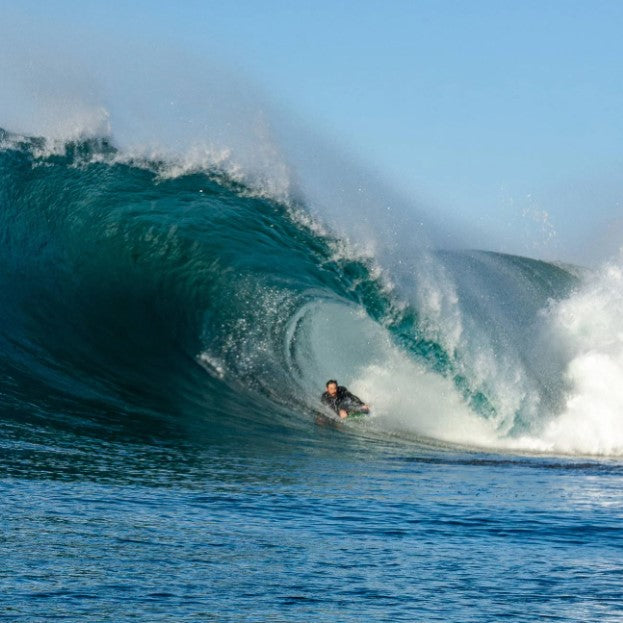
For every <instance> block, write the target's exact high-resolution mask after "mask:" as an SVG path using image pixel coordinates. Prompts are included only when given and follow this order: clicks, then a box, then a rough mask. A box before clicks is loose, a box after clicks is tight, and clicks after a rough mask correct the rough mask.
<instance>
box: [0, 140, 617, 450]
mask: <svg viewBox="0 0 623 623" xmlns="http://www.w3.org/2000/svg"><path fill="white" fill-rule="evenodd" d="M0 139H1V140H2V150H1V151H0V176H1V178H0V206H1V217H0V218H1V219H2V224H1V231H2V232H3V240H2V246H1V248H0V261H1V262H2V271H1V273H0V279H1V280H2V283H1V284H0V285H1V287H2V292H3V294H4V296H3V305H2V308H1V309H0V351H1V359H0V367H1V371H2V387H1V388H0V392H1V395H2V412H3V418H4V420H5V422H9V421H16V420H19V421H24V420H26V421H28V422H38V423H40V424H44V425H46V426H50V425H55V426H70V427H72V428H76V427H81V428H83V429H84V430H85V431H86V430H88V431H92V430H98V431H100V432H99V433H98V434H102V433H101V431H109V432H110V431H114V430H118V428H119V427H120V426H121V427H127V426H130V425H131V426H136V427H137V428H138V429H145V428H148V427H153V426H156V425H157V423H158V422H163V421H168V422H171V421H172V422H175V425H176V426H179V425H180V422H181V421H184V422H188V421H190V420H200V422H201V425H202V426H203V427H204V428H206V429H208V430H209V431H210V434H211V435H212V436H214V437H218V436H220V435H224V434H226V433H227V432H232V431H235V432H236V434H240V431H244V430H247V429H249V430H251V429H253V430H254V431H256V432H257V431H259V434H260V435H268V434H269V433H268V432H266V431H267V430H274V429H279V430H284V429H285V430H287V431H290V432H295V431H297V430H303V429H305V428H306V427H309V426H310V422H313V415H314V413H315V412H316V411H317V409H318V395H319V393H320V392H321V391H322V389H323V385H324V382H325V380H326V378H328V377H337V378H338V379H339V380H340V382H341V383H344V384H346V385H348V386H349V387H350V388H351V389H352V390H354V391H355V392H356V393H359V394H361V395H363V396H364V397H365V398H366V399H367V400H369V401H370V402H371V403H372V404H373V405H374V417H373V418H371V419H370V420H369V421H368V422H367V423H366V424H363V425H359V426H360V429H359V430H360V431H361V432H365V433H366V434H371V435H378V434H381V435H383V434H387V433H391V434H392V435H396V434H398V435H405V436H408V437H409V438H414V437H415V438H417V439H420V440H429V441H430V440H434V441H435V442H441V443H452V444H460V445H467V446H481V447H482V446H488V447H495V448H502V449H528V450H537V451H548V452H549V451H554V452H579V453H598V454H599V453H601V454H604V453H606V454H607V453H611V454H617V453H621V452H623V430H621V427H620V426H619V425H618V424H617V422H618V420H617V418H616V417H615V415H614V414H616V413H617V409H619V407H620V405H621V404H623V398H621V397H620V396H619V397H617V396H616V395H615V392H614V390H613V392H612V393H608V397H607V398H604V397H603V395H602V394H601V393H600V391H599V387H596V386H595V383H596V381H595V379H596V378H599V377H600V376H602V373H603V372H604V371H605V372H606V373H607V374H608V375H609V377H608V378H610V380H611V381H613V382H615V386H620V383H618V379H621V378H622V377H623V363H621V361H622V359H621V353H623V348H622V347H621V337H620V331H619V332H618V333H617V330H618V329H617V327H618V326H619V325H618V323H620V320H619V319H620V318H621V314H620V313H619V312H620V310H619V309H618V308H617V307H616V304H615V303H613V301H616V300H619V298H617V297H619V295H620V288H621V285H620V281H621V277H620V272H619V273H617V272H616V270H615V269H613V268H612V267H611V268H610V269H608V270H606V272H605V276H603V277H600V276H598V275H597V276H596V275H588V273H581V272H579V271H578V270H577V269H574V268H571V267H565V266H559V265H553V264H549V263H545V262H540V261H536V260H531V259H528V258H521V257H516V256H506V255H500V254H493V253H486V252H477V251H471V252H440V251H437V252H432V251H431V252H422V251H421V250H419V251H418V253H417V254H415V253H409V251H408V249H406V248H405V249H404V250H403V251H404V252H401V249H400V248H398V249H397V250H394V252H393V257H394V258H397V259H396V260H395V261H394V262H384V261H383V259H381V257H380V256H379V257H375V256H373V255H371V254H363V253H361V252H360V251H358V250H357V246H356V245H355V244H352V241H351V242H347V241H346V240H344V239H343V238H340V237H338V236H336V235H333V234H331V233H330V232H331V231H332V230H334V228H332V227H331V223H325V224H321V223H319V222H318V221H315V220H313V219H312V218H310V216H309V212H308V211H307V209H306V206H305V205H304V203H303V202H301V201H298V202H297V201H289V202H288V201H283V200H280V201H277V200H275V199H271V198H270V197H269V196H263V195H262V193H259V192H255V191H254V190H253V188H251V187H249V186H247V185H244V184H242V183H240V181H236V179H234V178H233V177H232V176H231V175H228V174H225V173H224V172H223V171H219V170H217V169H213V170H210V169H206V170H202V171H195V172H184V170H183V169H175V168H174V167H173V169H172V167H171V166H169V164H170V163H169V164H167V163H163V162H158V161H149V160H140V161H138V160H131V159H129V158H124V157H123V156H122V154H120V153H119V152H118V151H117V150H116V149H115V148H114V147H113V146H112V145H111V144H110V142H109V141H107V140H104V139H100V140H88V141H82V142H69V143H65V144H63V145H62V146H61V147H60V148H59V147H58V145H57V146H56V149H55V150H52V151H50V150H48V149H47V144H46V142H45V141H43V140H40V139H30V138H23V137H16V136H15V135H10V134H8V133H2V134H1V136H0ZM172 170H173V171H174V172H173V173H172ZM342 226H344V224H342ZM346 229H348V224H346ZM617 275H618V276H617ZM585 284H591V285H590V286H589V285H585ZM595 284H601V285H595ZM587 288H589V289H587ZM590 288H592V290H591V289H590ZM619 306H620V303H619ZM613 332H614V335H618V337H612V335H613ZM608 335H609V336H610V337H607V336H608ZM594 348H596V349H597V350H596V351H595V350H594ZM600 349H601V350H600ZM617 383H618V385H617ZM147 422H149V424H147ZM617 426H618V428H617Z"/></svg>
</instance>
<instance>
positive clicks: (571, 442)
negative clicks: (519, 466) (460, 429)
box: [519, 254, 623, 455]
mask: <svg viewBox="0 0 623 623" xmlns="http://www.w3.org/2000/svg"><path fill="white" fill-rule="evenodd" d="M546 316H547V319H548V321H549V327H550V331H551V334H552V338H553V339H552V343H554V344H556V346H557V348H558V349H559V350H560V356H561V357H563V358H564V359H565V361H566V362H567V363H566V366H565V381H566V383H567V385H568V390H567V397H566V400H565V404H564V407H563V410H562V412H561V413H560V414H559V415H558V416H557V417H554V418H553V419H551V420H549V421H548V422H547V423H546V424H545V426H544V428H543V430H542V432H541V433H540V434H539V435H538V438H536V439H530V438H524V439H522V440H519V443H525V444H526V445H527V446H529V447H533V448H534V449H538V450H546V451H558V452H570V453H585V454H616V455H620V454H623V254H622V255H621V257H620V258H619V259H618V261H616V262H612V263H609V264H607V265H605V266H604V267H603V268H602V269H601V270H600V271H598V273H597V274H595V275H594V276H593V278H592V280H591V281H588V282H587V283H586V285H584V286H583V287H582V288H581V289H580V290H579V291H578V292H577V293H575V294H574V295H572V296H571V297H569V298H568V299H566V300H564V301H561V302H559V303H557V304H554V305H552V306H551V307H550V308H549V309H548V310H547V311H546Z"/></svg>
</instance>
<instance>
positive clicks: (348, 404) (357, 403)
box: [320, 385, 365, 414]
mask: <svg viewBox="0 0 623 623" xmlns="http://www.w3.org/2000/svg"><path fill="white" fill-rule="evenodd" d="M320 400H321V401H322V404H324V405H327V407H329V408H330V409H333V410H334V411H335V412H336V413H338V414H339V412H340V409H344V410H345V411H347V412H348V413H350V412H351V411H356V410H357V407H363V405H364V404H365V403H364V402H363V400H360V399H359V398H357V396H354V395H353V394H351V393H350V392H349V391H348V390H347V389H346V388H345V387H342V386H341V385H338V388H337V393H336V394H335V396H331V394H329V392H325V393H324V394H322V398H321V399H320Z"/></svg>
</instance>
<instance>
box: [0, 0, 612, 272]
mask: <svg viewBox="0 0 623 623" xmlns="http://www.w3.org/2000/svg"><path fill="white" fill-rule="evenodd" d="M2 4H3V3H1V2H0V6H2ZM11 4H12V3H8V2H7V3H6V5H5V10H6V11H9V10H13V9H12V8H11ZM13 6H14V5H13ZM20 6H21V7H22V8H21V9H20V10H22V11H23V10H26V11H28V12H30V13H31V14H32V16H33V17H34V18H40V19H42V20H45V21H46V22H47V23H49V24H50V26H51V27H58V28H62V27H64V28H69V31H70V32H71V30H72V29H78V30H80V29H97V30H98V31H99V32H103V33H106V32H108V31H109V32H111V33H115V34H116V35H119V34H120V33H121V34H122V35H123V34H124V33H125V35H126V36H127V37H128V38H134V39H141V38H144V39H149V38H154V40H161V41H162V40H165V41H167V42H168V43H172V44H174V45H176V46H179V47H180V48H182V49H185V48H186V49H189V50H191V51H192V52H193V53H194V54H196V55H199V56H200V55H203V54H205V55H206V56H210V58H214V57H215V56H220V57H222V59H223V61H224V62H227V63H230V64H232V65H233V66H238V67H240V68H241V69H242V70H243V71H244V72H246V73H247V74H249V75H250V76H252V77H253V79H254V80H255V81H257V82H258V83H259V84H260V85H261V86H262V87H263V88H264V89H265V90H266V91H267V92H268V93H269V94H270V96H271V97H272V98H273V99H274V100H275V101H277V102H278V103H280V104H283V105H284V106H285V107H287V108H289V109H291V110H293V111H294V112H295V113H296V114H297V115H299V116H300V117H302V118H305V119H307V120H308V121H310V122H311V123H312V124H315V125H316V127H318V128H319V130H320V131H321V132H323V133H324V134H325V135H328V136H330V137H331V138H333V139H334V140H335V141H336V142H337V143H340V144H342V145H344V146H345V148H346V149H347V150H349V151H352V152H354V153H355V154H356V155H357V156H358V157H359V158H361V159H363V160H364V161H366V162H367V163H368V164H369V165H371V166H372V167H373V168H375V169H376V170H378V171H379V172H380V173H381V175H383V176H384V177H386V179H389V180H390V181H391V182H392V183H394V184H395V185H396V186H398V187H399V188H400V189H401V190H403V191H404V192H405V193H407V194H409V195H412V196H413V197H414V199H415V200H416V201H418V202H420V203H423V204H424V205H426V206H427V209H429V210H431V211H434V212H435V213H436V214H438V215H439V217H440V218H441V219H442V220H444V219H447V220H449V221H454V222H457V221H458V222H463V221H464V222H465V223H467V224H470V226H473V227H475V228H477V229H482V230H484V231H486V232H490V233H491V240H492V246H495V247H496V248H500V249H507V250H512V251H518V252H524V253H529V254H532V255H537V256H543V257H549V258H556V257H560V258H562V259H567V258H573V259H578V258H582V257H585V258H586V261H593V260H594V259H596V258H598V257H599V256H600V255H601V254H603V252H604V251H605V252H608V253H610V252H614V251H615V250H616V249H617V248H618V246H619V238H620V237H621V234H622V233H623V181H622V176H621V171H622V165H623V140H622V139H623V114H622V112H623V37H621V32H623V2H599V1H596V2H576V1H573V0H569V1H564V2H563V1H558V2H530V1H522V2H519V1H517V2H502V1H498V2H482V1H481V2H478V1H472V2H467V1H465V2H450V1H439V2H432V1H431V2H428V1H412V2H403V1H394V2H380V1H378V2H377V1H359V2H355V1H352V2H325V1H317V2H285V1H274V0H271V1H260V0H257V1H255V2H251V1H248V0H247V1H237V2H231V3H227V2H206V1H202V2H200V1H197V0H194V1H193V0H186V1H185V2H179V3H174V2H171V1H166V2H165V1H163V0H151V1H149V2H146V1H136V2H133V3H128V4H127V5H126V6H123V7H121V6H116V5H112V3H110V4H109V3H105V2H75V1H57V2H54V1H51V2H48V3H45V4H44V3H34V2H31V3H30V4H28V3H20ZM24 7H25V9H24Z"/></svg>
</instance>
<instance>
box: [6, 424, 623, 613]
mask: <svg viewBox="0 0 623 623" xmlns="http://www.w3.org/2000/svg"><path fill="white" fill-rule="evenodd" d="M349 435H350V434H349V433H342V432H340V431H333V430H329V431H327V430H319V431H315V432H313V431H312V432H311V433H310V438H309V443H308V444H307V446H305V447H304V446H303V445H301V444H295V445H294V446H292V445H291V444H289V443H287V440H280V441H279V440H276V441H275V443H274V444H264V447H262V448H259V449H258V448H253V447H252V446H251V447H248V448H244V447H240V446H238V447H236V446H235V445H227V444H225V445H221V446H219V447H212V448H205V447H202V446H201V444H200V443H196V442H190V441H189V442H187V443H174V444H171V443H167V444H165V443H157V444H154V443H132V444H128V443H127V442H125V443H124V444H123V445H120V446H116V445H115V444H110V443H108V442H107V443H101V442H98V443H89V442H88V441H87V443H84V444H83V445H82V447H77V448H76V450H75V456H73V457H67V456H61V457H57V456H55V454H56V453H57V452H56V451H55V449H54V448H46V447H45V446H44V445H36V444H31V445H26V444H15V445H12V444H8V445H6V444H5V446H4V448H3V449H2V456H3V460H2V464H1V465H0V467H1V468H2V474H3V477H2V479H1V481H0V492H1V496H2V509H1V511H0V512H1V516H0V522H1V525H2V541H3V551H4V556H3V558H4V561H3V565H2V571H1V572H0V578H1V585H2V598H1V603H2V607H1V610H0V616H1V617H2V618H4V619H6V620H11V621H28V622H35V621H53V620H57V621H59V620H60V621H88V622H90V621H93V622H95V621H133V620H136V621H179V622H182V621H364V620H369V621H474V622H476V621H477V622H479V623H482V622H484V621H500V620H509V621H516V622H520V621H541V620H551V621H591V620H592V621H620V620H622V618H623V596H622V589H621V585H622V582H623V528H622V520H623V493H622V491H621V486H620V483H621V476H622V475H623V465H622V464H621V463H620V462H607V463H599V462H594V461H582V460H577V459H576V460H560V459H548V458H535V457H500V456H495V455H484V454H478V453H462V452H453V451H446V450H434V449H432V450H431V449H426V448H419V447H414V446H409V445H408V444H405V443H399V444H389V443H378V442H369V443H365V442H363V441H357V440H356V439H355V440H353V439H352V438H351V437H350V436H349ZM85 465H91V466H92V468H91V469H92V471H91V473H88V471H89V470H88V469H87V470H86V471H87V473H86V474H79V473H78V471H80V470H84V466H85Z"/></svg>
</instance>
